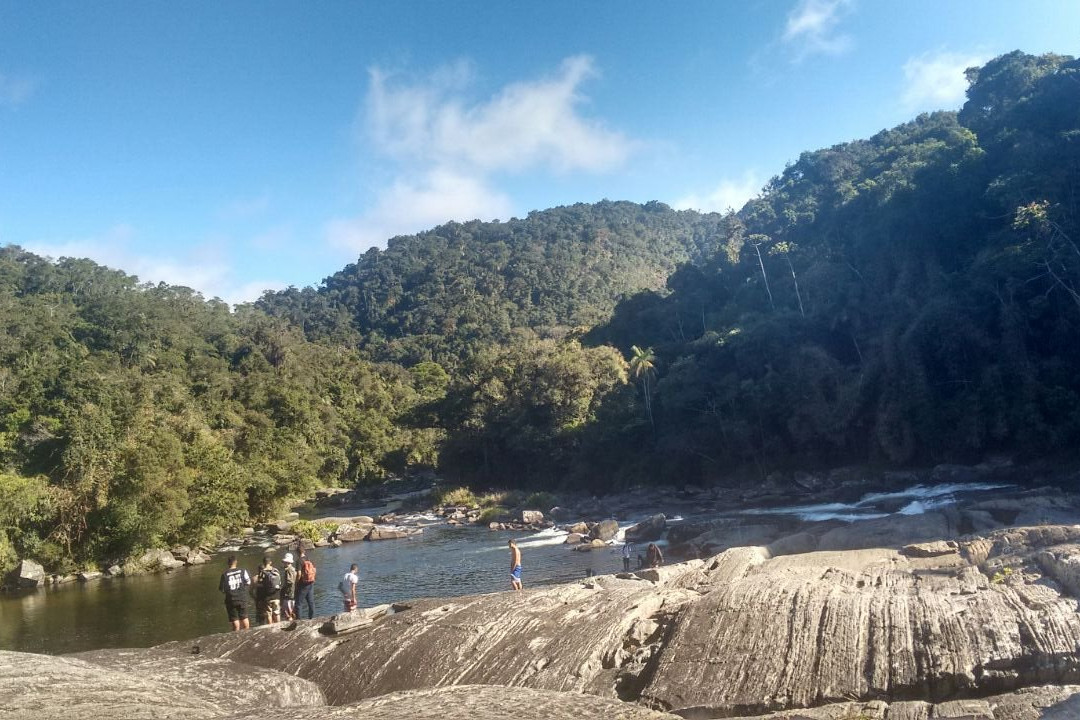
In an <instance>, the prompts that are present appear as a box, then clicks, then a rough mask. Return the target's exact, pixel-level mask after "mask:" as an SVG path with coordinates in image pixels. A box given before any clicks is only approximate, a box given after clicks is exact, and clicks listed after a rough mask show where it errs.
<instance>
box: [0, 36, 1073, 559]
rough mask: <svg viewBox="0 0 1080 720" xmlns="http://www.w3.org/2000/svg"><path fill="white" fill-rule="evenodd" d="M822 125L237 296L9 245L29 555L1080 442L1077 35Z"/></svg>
mask: <svg viewBox="0 0 1080 720" xmlns="http://www.w3.org/2000/svg"><path fill="white" fill-rule="evenodd" d="M969 80H970V88H969V91H968V102H967V103H966V104H965V105H964V107H963V108H962V109H961V110H960V112H959V113H952V112H939V113H933V114H929V115H922V116H919V117H918V118H916V119H914V120H913V121H911V122H909V123H906V124H904V125H901V126H899V127H896V128H893V129H891V130H887V131H883V132H881V133H878V134H877V135H875V136H873V137H871V138H869V139H866V140H859V141H855V142H850V143H845V144H842V145H837V146H834V147H831V148H827V149H823V150H818V151H814V152H807V153H804V154H803V155H802V156H801V157H800V158H799V159H798V160H797V161H796V162H794V163H792V164H791V165H789V166H788V167H787V168H786V169H784V171H783V172H782V173H781V174H780V175H778V176H777V177H775V178H773V179H772V180H771V181H770V182H769V183H768V185H767V186H766V187H765V188H764V189H763V191H762V193H761V194H760V196H759V197H758V198H756V199H754V200H752V201H751V202H749V203H748V204H747V205H746V206H745V207H743V208H742V209H741V210H739V211H738V212H736V213H729V214H726V215H720V214H699V213H695V212H689V211H684V212H676V211H674V210H672V209H670V208H668V207H667V206H665V205H663V204H662V203H655V202H654V203H649V204H647V205H644V206H641V205H636V204H632V203H623V202H606V201H605V202H602V203H598V204H595V205H575V206H571V207H563V208H555V209H552V210H546V211H541V212H534V213H530V215H529V216H528V217H527V218H524V219H513V220H510V221H508V222H493V223H481V222H472V223H463V224H462V223H450V224H447V225H444V226H441V227H438V228H435V229H433V230H431V231H428V232H425V233H421V234H418V235H416V236H411V237H399V238H394V239H392V240H390V241H389V243H388V246H387V248H386V249H385V250H378V249H373V250H371V251H369V252H367V253H365V254H364V255H363V256H361V257H360V258H359V259H358V260H357V262H356V263H354V264H352V265H349V266H348V267H346V268H345V269H344V270H342V271H341V272H339V273H337V274H335V275H333V276H332V277H330V278H327V279H326V280H325V281H324V282H323V284H322V285H321V286H319V287H318V288H304V289H289V290H285V291H282V292H276V293H267V294H266V295H264V296H263V298H262V299H261V300H259V301H258V302H257V303H255V304H254V305H250V306H242V307H238V308H237V309H236V310H235V311H231V312H230V310H229V308H228V307H227V306H226V305H225V304H224V303H221V302H219V301H216V300H210V301H207V300H204V299H203V298H202V297H200V296H199V295H198V294H196V293H193V292H192V291H189V290H187V289H184V288H177V287H168V286H164V285H159V286H148V285H140V284H138V282H137V280H136V279H135V278H133V277H131V276H128V275H125V274H123V273H121V272H117V271H113V270H109V269H106V268H102V267H100V266H97V265H95V264H93V263H91V262H89V261H85V260H73V259H63V260H60V261H58V262H52V261H48V260H45V259H42V258H38V257H35V256H33V255H31V254H29V253H26V252H24V251H22V250H20V249H19V248H15V247H7V248H3V249H0V308H2V310H0V319H2V323H3V324H2V332H0V356H2V359H3V362H2V364H0V492H2V493H3V497H4V498H5V499H6V500H7V502H6V503H4V506H3V507H2V508H0V567H4V566H7V565H10V564H11V563H12V562H13V561H14V559H15V558H16V557H23V556H28V555H29V556H33V557H36V558H38V559H40V560H43V561H44V562H46V563H47V564H48V565H50V566H54V567H62V566H64V565H72V564H85V563H91V562H95V561H100V560H102V559H106V558H120V557H124V556H125V555H128V554H130V553H132V552H134V551H137V550H139V549H142V548H145V547H151V546H156V545H161V544H165V543H171V542H177V541H186V542H197V541H206V540H210V539H212V538H214V537H216V536H218V535H219V534H220V533H223V532H225V531H226V530H228V529H229V528H235V527H237V526H240V525H244V524H247V523H250V522H252V521H253V520H256V519H258V518H264V517H268V516H270V515H272V514H273V513H275V512H277V511H279V510H280V508H281V505H282V503H283V502H284V501H285V500H286V499H288V498H290V497H296V496H299V495H302V494H303V493H305V492H306V491H308V490H310V489H311V488H313V487H316V486H318V485H330V484H335V485H336V484H346V485H352V484H358V483H359V484H363V483H373V482H379V481H381V480H383V479H384V478H386V477H388V476H391V475H401V474H403V473H406V472H408V471H409V470H410V469H413V468H418V467H435V468H437V470H438V472H439V473H440V474H441V475H443V476H444V477H447V478H450V479H453V480H455V481H462V482H466V483H470V484H474V485H477V486H484V485H487V486H492V485H500V486H507V485H518V486H527V487H530V488H534V489H540V488H579V487H588V488H617V487H619V486H621V485H625V484H631V483H640V482H644V483H650V482H675V483H682V482H687V483H702V482H729V481H732V478H735V477H750V476H758V477H760V476H761V475H762V474H766V473H768V472H771V471H773V470H777V469H794V468H804V469H812V468H818V467H827V466H830V465H836V464H847V463H875V464H881V465H893V466H903V465H911V464H919V463H932V462H940V461H945V460H964V459H972V458H980V457H982V456H984V455H986V454H987V453H990V452H995V451H1005V452H1010V453H1013V454H1016V455H1018V456H1021V457H1034V456H1039V455H1045V454H1057V453H1067V452H1075V449H1076V448H1077V447H1080V61H1077V60H1074V59H1072V58H1069V57H1064V56H1053V55H1047V56H1041V57H1035V56H1030V55H1024V54H1022V53H1011V54H1009V55H1005V56H1002V57H999V58H997V59H995V60H993V61H991V62H989V63H988V64H987V65H985V66H984V67H981V68H977V69H972V70H971V71H969Z"/></svg>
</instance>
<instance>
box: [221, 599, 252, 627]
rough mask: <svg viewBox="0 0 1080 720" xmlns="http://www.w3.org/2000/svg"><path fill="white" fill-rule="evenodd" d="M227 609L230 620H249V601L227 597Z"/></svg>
mask: <svg viewBox="0 0 1080 720" xmlns="http://www.w3.org/2000/svg"><path fill="white" fill-rule="evenodd" d="M225 610H226V611H228V613H229V622H236V621H237V620H247V619H248V614H247V603H246V602H244V599H243V598H237V599H235V600H234V599H232V598H230V597H226V598H225Z"/></svg>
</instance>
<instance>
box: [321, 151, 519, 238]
mask: <svg viewBox="0 0 1080 720" xmlns="http://www.w3.org/2000/svg"><path fill="white" fill-rule="evenodd" d="M512 212H513V204H512V203H511V202H510V198H509V197H507V196H506V195H505V194H503V193H501V192H498V191H496V190H494V189H492V188H491V187H490V186H489V185H488V183H487V182H486V181H485V180H484V179H483V178H482V177H479V176H475V175H470V174H459V173H456V172H454V171H452V170H449V169H445V168H439V169H433V170H431V171H428V172H426V173H424V174H423V175H421V176H419V177H417V178H415V179H412V180H410V179H404V178H402V179H398V180H397V181H395V182H394V183H393V184H392V185H391V186H390V187H388V188H386V189H384V190H382V191H381V192H380V193H379V194H378V199H377V200H376V203H375V207H374V208H373V209H372V210H371V211H369V212H367V213H365V214H364V215H362V216H361V217H359V218H351V219H338V220H332V221H330V222H329V223H327V227H326V235H327V238H328V239H329V240H330V243H331V244H332V245H335V246H337V247H342V248H348V249H351V250H356V251H361V250H366V249H367V248H370V247H374V246H376V245H381V244H383V243H384V242H386V240H387V239H389V238H391V237H394V236H396V235H405V234H408V233H413V232H417V231H419V230H426V229H428V228H430V227H432V226H434V225H439V224H441V223H445V222H447V221H448V220H461V221H463V220H493V219H496V218H508V217H510V215H511V214H512Z"/></svg>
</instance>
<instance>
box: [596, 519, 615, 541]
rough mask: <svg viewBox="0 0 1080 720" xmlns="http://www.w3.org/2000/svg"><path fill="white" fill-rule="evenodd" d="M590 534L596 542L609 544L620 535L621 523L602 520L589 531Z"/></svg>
mask: <svg viewBox="0 0 1080 720" xmlns="http://www.w3.org/2000/svg"><path fill="white" fill-rule="evenodd" d="M589 534H590V535H591V536H592V538H593V539H594V540H603V541H604V542H607V541H608V540H612V539H614V538H615V536H616V535H618V534H619V523H618V521H616V520H612V519H610V518H609V519H607V520H601V521H600V522H598V523H596V524H595V525H593V526H592V527H591V528H590V529H589Z"/></svg>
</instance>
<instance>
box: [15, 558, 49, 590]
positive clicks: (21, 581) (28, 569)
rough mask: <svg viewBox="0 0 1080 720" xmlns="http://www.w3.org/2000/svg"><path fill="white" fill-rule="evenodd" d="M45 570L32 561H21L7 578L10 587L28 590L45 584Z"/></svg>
mask: <svg viewBox="0 0 1080 720" xmlns="http://www.w3.org/2000/svg"><path fill="white" fill-rule="evenodd" d="M45 578H46V575H45V568H43V567H42V566H41V565H40V564H38V563H36V562H34V561H33V560H23V561H21V562H20V563H19V564H18V565H16V566H15V569H14V570H13V571H12V572H11V574H10V575H9V576H8V582H9V583H10V584H11V586H12V587H15V588H18V589H21V590H29V589H31V588H36V587H37V586H39V585H42V584H44V583H45Z"/></svg>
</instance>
